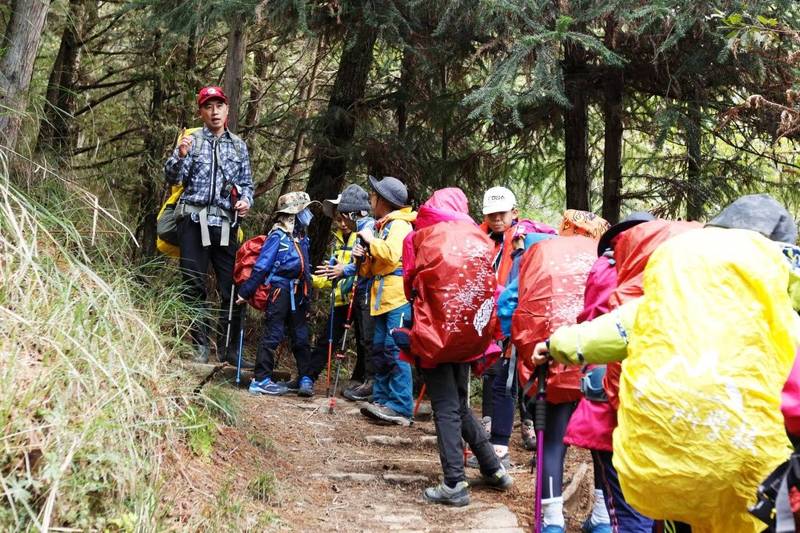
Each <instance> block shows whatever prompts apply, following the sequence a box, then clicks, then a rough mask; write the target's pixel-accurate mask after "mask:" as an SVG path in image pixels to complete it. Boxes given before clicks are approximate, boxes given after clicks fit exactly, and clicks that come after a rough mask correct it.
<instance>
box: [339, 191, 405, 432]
mask: <svg viewBox="0 0 800 533" xmlns="http://www.w3.org/2000/svg"><path fill="white" fill-rule="evenodd" d="M369 182H370V185H371V186H372V192H371V194H370V205H371V207H372V211H373V213H374V214H375V218H376V219H378V221H377V222H376V223H375V231H374V232H373V231H371V230H369V229H365V230H362V231H360V232H359V236H360V237H361V239H362V241H363V242H364V243H365V246H366V249H365V248H364V247H362V246H360V245H356V246H355V247H354V248H353V256H354V257H362V256H364V257H365V259H364V261H363V263H362V265H361V271H360V273H359V274H360V275H361V276H365V277H370V278H371V279H372V286H371V288H370V313H371V314H372V316H373V317H374V319H375V334H374V337H373V340H372V362H373V366H374V368H375V383H374V385H373V388H372V394H373V403H371V404H369V405H368V406H366V407H364V408H362V409H361V413H362V414H363V415H364V416H366V417H368V418H371V419H374V420H379V421H383V422H391V423H394V424H400V425H408V424H410V419H411V415H412V413H413V408H414V400H413V386H412V379H411V365H409V364H408V363H406V362H405V361H400V360H399V356H400V349H399V348H398V347H397V345H396V344H395V343H394V340H393V339H392V336H391V335H390V334H389V332H390V331H391V330H392V329H394V328H396V327H400V326H401V325H402V324H401V322H402V321H403V317H405V318H408V319H410V318H411V306H410V305H409V303H408V300H406V297H405V292H404V290H403V263H402V256H403V240H404V239H405V238H406V235H408V234H409V233H410V232H411V229H412V228H411V222H413V221H414V220H415V219H416V217H417V214H416V213H415V212H414V211H412V210H411V207H408V206H406V205H405V204H406V202H407V201H408V191H407V189H406V186H405V185H403V183H402V182H401V181H400V180H398V179H397V178H392V177H385V178H383V179H380V180H379V179H377V178H375V177H373V176H370V177H369Z"/></svg>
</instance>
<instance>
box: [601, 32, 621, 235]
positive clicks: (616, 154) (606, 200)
mask: <svg viewBox="0 0 800 533" xmlns="http://www.w3.org/2000/svg"><path fill="white" fill-rule="evenodd" d="M614 30H615V22H614V21H613V19H609V21H608V22H607V24H606V47H608V48H609V49H613V41H614ZM624 90H625V82H624V79H623V70H622V69H618V68H614V67H610V68H609V70H608V74H607V75H606V77H605V80H604V81H603V93H604V98H603V118H604V121H605V138H604V143H605V144H604V148H603V218H604V219H606V220H607V221H608V222H609V223H610V224H616V223H617V222H619V217H620V209H621V205H622V200H621V198H620V193H621V189H622V134H623V124H622V113H623V106H622V99H623V92H624Z"/></svg>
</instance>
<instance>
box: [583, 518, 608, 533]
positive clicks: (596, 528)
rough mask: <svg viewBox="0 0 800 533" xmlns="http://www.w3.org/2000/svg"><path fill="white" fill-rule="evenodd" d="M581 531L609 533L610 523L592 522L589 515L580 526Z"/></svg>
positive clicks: (585, 532) (584, 532)
mask: <svg viewBox="0 0 800 533" xmlns="http://www.w3.org/2000/svg"><path fill="white" fill-rule="evenodd" d="M581 533H611V524H609V523H605V524H592V517H591V516H590V517H589V518H587V519H586V521H585V522H584V523H583V525H582V526H581Z"/></svg>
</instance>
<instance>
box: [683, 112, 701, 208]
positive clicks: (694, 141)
mask: <svg viewBox="0 0 800 533" xmlns="http://www.w3.org/2000/svg"><path fill="white" fill-rule="evenodd" d="M687 107H688V109H687V115H688V116H687V118H688V120H687V122H686V219H687V220H700V219H701V218H703V214H704V209H703V206H704V203H705V202H704V200H703V197H704V196H705V190H704V187H703V183H702V181H701V179H702V166H703V154H702V134H701V129H700V128H701V124H700V119H701V116H702V111H701V109H700V105H699V104H698V103H697V101H693V102H689V103H688V104H687Z"/></svg>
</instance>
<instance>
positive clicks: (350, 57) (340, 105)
mask: <svg viewBox="0 0 800 533" xmlns="http://www.w3.org/2000/svg"><path fill="white" fill-rule="evenodd" d="M376 38H377V32H376V31H375V30H374V28H372V27H370V26H368V25H367V24H357V25H351V26H350V29H349V30H348V33H347V34H346V38H345V44H344V49H343V50H342V56H341V58H340V59H339V70H338V71H337V72H336V79H335V81H334V83H333V90H332V91H331V96H330V100H329V101H328V108H327V110H326V111H325V114H324V115H323V116H322V117H321V126H322V132H321V135H320V138H319V140H318V143H317V152H316V154H315V157H314V163H313V165H312V167H311V172H310V175H309V178H308V185H307V187H306V192H308V194H309V196H311V199H312V200H320V201H322V200H324V199H325V198H335V197H336V195H337V194H339V191H340V190H341V188H342V185H343V184H344V176H345V173H346V172H347V163H348V159H349V157H350V154H349V152H350V148H351V145H352V140H353V136H354V134H355V129H356V107H357V105H358V102H359V100H361V99H362V98H363V97H364V92H365V90H366V87H367V80H368V78H369V71H370V67H371V66H372V55H373V48H374V46H375V40H376ZM330 226H331V220H330V219H329V218H327V217H322V216H318V217H314V222H313V223H312V225H311V228H310V230H309V234H310V236H311V260H312V261H313V264H319V262H320V261H322V258H323V256H324V255H325V250H326V248H327V245H328V242H327V241H328V232H329V231H330Z"/></svg>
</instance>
